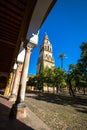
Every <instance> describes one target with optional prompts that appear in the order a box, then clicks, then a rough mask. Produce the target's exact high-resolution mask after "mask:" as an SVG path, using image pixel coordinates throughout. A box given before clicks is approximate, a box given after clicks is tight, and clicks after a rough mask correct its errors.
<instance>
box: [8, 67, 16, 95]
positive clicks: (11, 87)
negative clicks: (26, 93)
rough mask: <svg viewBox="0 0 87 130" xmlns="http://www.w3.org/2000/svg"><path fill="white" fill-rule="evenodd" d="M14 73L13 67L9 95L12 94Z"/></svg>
mask: <svg viewBox="0 0 87 130" xmlns="http://www.w3.org/2000/svg"><path fill="white" fill-rule="evenodd" d="M15 73H16V70H15V69H14V70H13V77H12V82H11V86H10V92H9V96H11V94H12V90H13V83H14V79H15Z"/></svg>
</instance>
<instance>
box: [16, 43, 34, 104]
mask: <svg viewBox="0 0 87 130" xmlns="http://www.w3.org/2000/svg"><path fill="white" fill-rule="evenodd" d="M32 48H33V46H31V44H28V45H27V46H26V52H25V59H24V64H23V69H22V76H21V81H20V87H21V89H20V93H19V97H20V102H24V98H25V91H26V81H27V75H28V66H29V62H30V55H31V50H32Z"/></svg>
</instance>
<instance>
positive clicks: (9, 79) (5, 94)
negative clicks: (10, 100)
mask: <svg viewBox="0 0 87 130" xmlns="http://www.w3.org/2000/svg"><path fill="white" fill-rule="evenodd" d="M11 82H12V72H11V73H10V75H9V78H8V82H7V85H6V89H5V92H4V96H6V97H8V96H9V92H10V86H11Z"/></svg>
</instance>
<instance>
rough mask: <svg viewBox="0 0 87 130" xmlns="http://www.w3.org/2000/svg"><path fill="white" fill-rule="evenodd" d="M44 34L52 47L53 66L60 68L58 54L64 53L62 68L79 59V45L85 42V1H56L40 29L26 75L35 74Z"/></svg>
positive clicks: (86, 33) (86, 23)
mask: <svg viewBox="0 0 87 130" xmlns="http://www.w3.org/2000/svg"><path fill="white" fill-rule="evenodd" d="M45 32H46V33H47V34H48V37H49V40H50V42H51V44H52V47H53V57H54V60H55V66H60V65H61V62H60V58H59V57H58V55H59V54H60V53H65V54H66V55H67V58H65V59H64V66H63V68H64V69H66V70H68V65H69V64H75V63H76V62H77V60H78V59H79V58H80V53H81V50H80V45H81V44H82V42H83V41H85V42H87V0H57V2H56V4H55V5H54V7H53V9H52V10H51V12H50V14H49V15H48V17H47V18H46V20H45V22H44V24H43V25H42V27H41V29H40V34H39V42H38V46H37V47H36V48H34V50H33V51H32V54H31V59H30V66H29V70H28V73H31V74H35V73H36V68H37V60H38V57H39V51H40V45H41V44H42V40H43V37H44V35H45Z"/></svg>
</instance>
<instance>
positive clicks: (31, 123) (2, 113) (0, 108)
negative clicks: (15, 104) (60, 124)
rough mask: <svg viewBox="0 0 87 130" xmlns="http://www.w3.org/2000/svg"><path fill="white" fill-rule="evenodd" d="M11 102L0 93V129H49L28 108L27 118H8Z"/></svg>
mask: <svg viewBox="0 0 87 130" xmlns="http://www.w3.org/2000/svg"><path fill="white" fill-rule="evenodd" d="M11 107H12V103H11V102H9V101H8V99H7V98H5V97H4V96H2V95H0V130H50V128H49V127H48V126H47V125H46V124H45V123H44V122H42V120H40V119H39V118H38V117H37V116H36V115H35V114H34V113H33V112H32V111H31V110H29V109H28V114H27V118H25V119H19V120H18V119H12V120H9V112H10V109H11Z"/></svg>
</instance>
